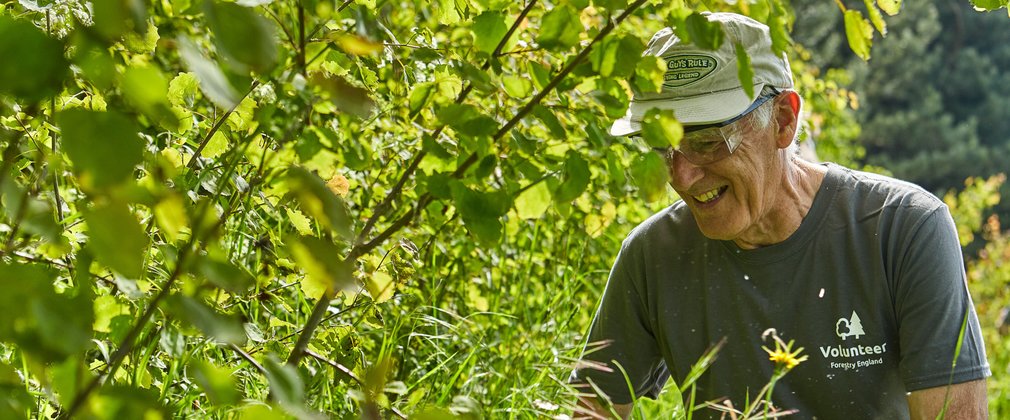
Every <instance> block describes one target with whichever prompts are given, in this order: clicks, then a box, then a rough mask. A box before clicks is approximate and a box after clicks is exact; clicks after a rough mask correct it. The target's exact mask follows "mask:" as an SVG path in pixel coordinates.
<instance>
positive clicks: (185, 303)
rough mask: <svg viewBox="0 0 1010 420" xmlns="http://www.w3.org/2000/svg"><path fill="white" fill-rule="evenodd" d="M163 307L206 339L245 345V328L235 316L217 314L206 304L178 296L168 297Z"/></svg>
mask: <svg viewBox="0 0 1010 420" xmlns="http://www.w3.org/2000/svg"><path fill="white" fill-rule="evenodd" d="M165 305H166V306H167V309H168V311H169V312H171V313H172V314H173V315H175V316H176V317H178V318H179V319H182V320H184V321H186V322H188V323H189V324H191V325H193V326H195V327H197V328H199V329H200V331H203V333H204V334H206V335H207V336H208V337H211V338H214V339H216V340H218V341H220V342H222V343H227V344H234V345H237V346H241V345H243V344H245V341H246V336H245V328H243V327H242V321H240V320H239V319H238V318H237V317H235V316H232V315H224V314H219V313H218V312H217V311H216V310H214V308H211V307H210V306H209V305H207V304H206V303H203V302H202V301H200V300H197V299H194V298H191V297H189V296H185V295H179V294H176V295H172V296H169V297H168V299H166V301H165Z"/></svg>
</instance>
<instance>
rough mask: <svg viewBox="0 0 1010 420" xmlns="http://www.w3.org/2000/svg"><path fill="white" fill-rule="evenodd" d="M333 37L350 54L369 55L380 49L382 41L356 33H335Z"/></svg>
mask: <svg viewBox="0 0 1010 420" xmlns="http://www.w3.org/2000/svg"><path fill="white" fill-rule="evenodd" d="M331 39H333V40H334V41H335V42H336V43H337V45H339V46H340V49H341V50H343V51H344V52H346V53H348V54H351V55H371V54H376V53H379V52H381V51H382V48H383V46H382V43H380V42H375V41H372V40H369V39H366V38H363V37H360V36H357V35H353V34H348V33H335V34H334V35H333V36H332V37H331Z"/></svg>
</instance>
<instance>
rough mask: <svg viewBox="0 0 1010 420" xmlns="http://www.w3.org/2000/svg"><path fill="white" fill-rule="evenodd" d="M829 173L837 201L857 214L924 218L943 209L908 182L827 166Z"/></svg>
mask: <svg viewBox="0 0 1010 420" xmlns="http://www.w3.org/2000/svg"><path fill="white" fill-rule="evenodd" d="M829 173H833V174H834V175H835V176H836V177H837V185H838V187H839V192H840V193H841V194H842V197H841V198H842V199H843V200H845V201H844V202H848V203H849V205H851V206H853V208H854V209H856V210H857V211H859V210H862V211H882V212H885V213H889V212H891V211H895V212H898V213H906V214H907V213H913V214H917V215H919V216H923V217H925V216H927V215H929V214H931V213H933V212H935V211H936V210H938V209H940V208H943V209H946V205H945V204H944V203H943V201H942V200H940V199H939V198H937V197H936V196H935V195H933V194H932V193H930V192H929V191H926V190H925V189H923V188H922V187H920V186H918V185H915V184H913V183H911V182H907V181H902V180H900V179H896V178H892V177H889V176H885V175H880V174H874V173H870V172H863V171H857V170H854V169H848V168H844V167H841V166H838V165H830V166H829Z"/></svg>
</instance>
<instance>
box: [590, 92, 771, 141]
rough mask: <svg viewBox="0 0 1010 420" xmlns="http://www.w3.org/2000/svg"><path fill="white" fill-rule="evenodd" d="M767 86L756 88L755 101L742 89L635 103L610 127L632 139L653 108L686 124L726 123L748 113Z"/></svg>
mask: <svg viewBox="0 0 1010 420" xmlns="http://www.w3.org/2000/svg"><path fill="white" fill-rule="evenodd" d="M764 86H765V84H764V83H758V84H756V85H754V98H751V97H749V96H747V92H745V91H744V90H743V88H742V87H739V88H735V89H730V90H724V91H720V92H713V93H708V94H705V95H698V96H694V97H690V98H677V99H668V98H650V99H648V100H639V101H636V100H632V101H631V106H629V107H628V113H627V114H625V115H624V117H621V119H619V120H617V121H614V124H613V125H611V126H610V135H612V136H629V135H632V134H636V133H638V132H640V131H641V130H642V124H641V122H642V118H643V117H644V116H645V113H646V112H647V111H649V110H650V109H653V108H659V109H670V110H673V115H674V117H676V118H677V121H680V123H681V124H683V125H703V124H713V123H718V122H722V121H726V120H728V119H730V118H733V117H735V116H737V115H740V114H741V113H743V112H744V111H746V110H747V108H748V107H750V105H751V104H752V103H753V102H754V101H755V100H756V99H757V97H758V94H759V93H760V92H761V90H762V89H764Z"/></svg>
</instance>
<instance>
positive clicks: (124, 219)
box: [83, 202, 148, 279]
mask: <svg viewBox="0 0 1010 420" xmlns="http://www.w3.org/2000/svg"><path fill="white" fill-rule="evenodd" d="M83 213H84V221H85V222H87V224H88V238H89V241H88V246H90V247H91V250H92V251H93V252H94V253H95V258H96V259H97V260H98V261H99V262H101V263H102V264H105V265H106V266H108V267H109V268H111V269H113V270H115V271H116V272H117V273H119V274H122V275H123V276H125V277H128V278H131V279H137V278H140V277H141V276H143V274H144V254H145V253H146V252H147V246H148V240H147V234H146V233H145V232H144V228H143V227H141V226H140V222H138V221H137V217H136V216H134V215H133V212H131V211H130V208H129V207H128V206H127V205H126V203H121V202H109V203H104V204H97V205H95V206H94V207H92V208H90V209H88V210H85V211H84V212H83Z"/></svg>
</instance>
